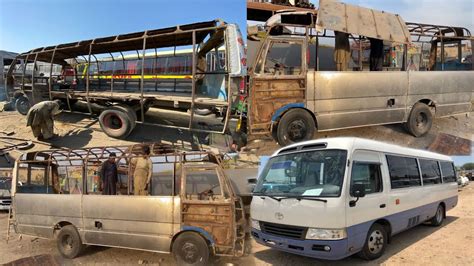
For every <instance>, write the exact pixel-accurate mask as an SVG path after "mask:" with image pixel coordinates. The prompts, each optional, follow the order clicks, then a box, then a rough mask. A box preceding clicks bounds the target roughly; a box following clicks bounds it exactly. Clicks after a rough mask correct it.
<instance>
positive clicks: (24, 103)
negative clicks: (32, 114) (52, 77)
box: [15, 95, 31, 115]
mask: <svg viewBox="0 0 474 266" xmlns="http://www.w3.org/2000/svg"><path fill="white" fill-rule="evenodd" d="M30 107H31V106H30V102H29V101H28V98H26V97H25V96H23V95H22V96H20V97H18V98H17V99H16V101H15V108H16V110H17V111H18V113H20V114H22V115H26V114H28V111H29V110H30Z"/></svg>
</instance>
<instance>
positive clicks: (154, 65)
mask: <svg viewBox="0 0 474 266" xmlns="http://www.w3.org/2000/svg"><path fill="white" fill-rule="evenodd" d="M157 66H158V50H157V49H156V48H155V60H153V71H152V73H153V75H155V92H157V91H158V79H157V78H156V76H157V75H158V73H156V67H157Z"/></svg>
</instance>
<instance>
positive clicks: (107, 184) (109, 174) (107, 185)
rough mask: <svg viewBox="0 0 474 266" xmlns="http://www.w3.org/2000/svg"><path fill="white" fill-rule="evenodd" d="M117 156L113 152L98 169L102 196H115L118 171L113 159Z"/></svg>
mask: <svg viewBox="0 0 474 266" xmlns="http://www.w3.org/2000/svg"><path fill="white" fill-rule="evenodd" d="M116 158H117V155H116V154H115V153H114V152H111V153H110V154H109V158H108V159H107V161H105V162H103V163H102V165H101V167H100V179H101V189H102V195H116V194H117V182H118V169H117V163H115V159H116Z"/></svg>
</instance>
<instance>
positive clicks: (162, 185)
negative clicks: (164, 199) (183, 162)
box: [149, 158, 175, 196]
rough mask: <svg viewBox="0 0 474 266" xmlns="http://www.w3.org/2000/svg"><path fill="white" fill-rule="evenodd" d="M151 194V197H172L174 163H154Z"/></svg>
mask: <svg viewBox="0 0 474 266" xmlns="http://www.w3.org/2000/svg"><path fill="white" fill-rule="evenodd" d="M152 162H153V174H152V176H151V181H150V183H151V184H150V188H151V189H149V193H150V195H151V196H172V195H173V194H174V193H173V179H174V175H175V170H174V163H155V162H154V161H153V158H152Z"/></svg>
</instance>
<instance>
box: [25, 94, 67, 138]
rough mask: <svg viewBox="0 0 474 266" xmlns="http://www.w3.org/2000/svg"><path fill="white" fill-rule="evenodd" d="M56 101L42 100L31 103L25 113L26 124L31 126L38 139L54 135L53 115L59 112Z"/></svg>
mask: <svg viewBox="0 0 474 266" xmlns="http://www.w3.org/2000/svg"><path fill="white" fill-rule="evenodd" d="M60 112H61V110H59V102H58V101H43V102H39V103H37V104H35V105H33V106H32V107H31V108H30V110H29V111H28V114H27V115H26V121H27V122H26V126H27V127H28V126H31V130H32V131H33V135H34V136H35V138H37V139H38V140H47V139H50V138H52V137H53V136H54V120H53V117H54V116H55V115H57V114H59V113H60Z"/></svg>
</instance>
